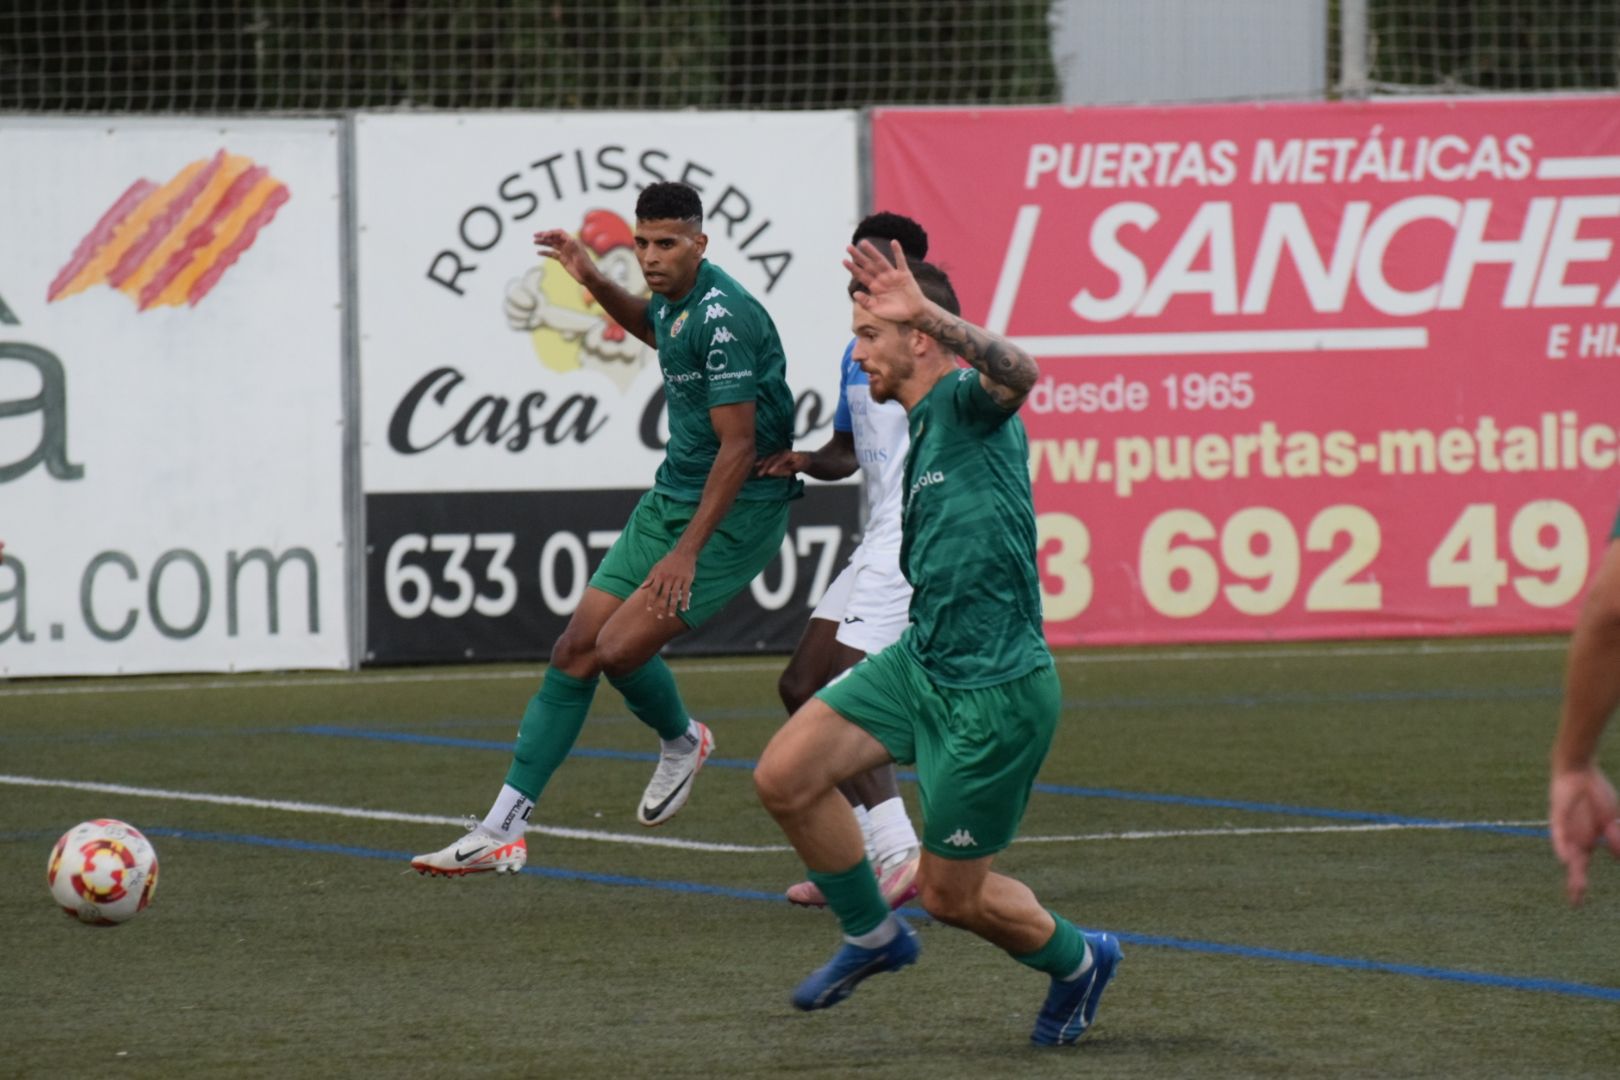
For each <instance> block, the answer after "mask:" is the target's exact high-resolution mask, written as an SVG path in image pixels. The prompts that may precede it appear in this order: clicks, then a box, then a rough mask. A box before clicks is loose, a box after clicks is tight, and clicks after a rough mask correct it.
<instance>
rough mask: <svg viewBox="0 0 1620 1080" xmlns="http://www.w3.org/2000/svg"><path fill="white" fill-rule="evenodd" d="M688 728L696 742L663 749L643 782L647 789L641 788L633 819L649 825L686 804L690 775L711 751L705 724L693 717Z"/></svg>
mask: <svg viewBox="0 0 1620 1080" xmlns="http://www.w3.org/2000/svg"><path fill="white" fill-rule="evenodd" d="M692 731H693V733H695V734H696V736H697V744H696V745H695V746H693V747H692V748H691V749H690V750H686V751H677V752H671V751H669V750H665V751H663V753H662V754H661V755H660V757H659V759H658V768H657V769H655V770H653V775H652V779H651V780H649V781H648V782H647V790H646V791H644V792H642V795H641V809H640V810H639V811H637V813H636V820H638V821H640V822H641V823H642V824H643V825H646V826H648V827H649V828H650V827H652V826H654V825H662V824H663V823H664V822H666V821H668V820H669V819H670V818H672V817H674V816H675V812H676V811H678V810H679V809H680V808H681V807H683V806H685V805H686V799H687V796H689V795H691V794H692V780H693V778H694V777H696V776H697V774H698V770H699V769H701V768H703V763H704V762H705V761H707V760H709V755H710V754H711V753H712V752H713V751H714V734H713V733H712V732H710V731H709V728H708V726H707V725H705V724H700V723H698V722H697V721H696V720H693V721H692Z"/></svg>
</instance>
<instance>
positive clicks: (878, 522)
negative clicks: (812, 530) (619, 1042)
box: [760, 213, 928, 907]
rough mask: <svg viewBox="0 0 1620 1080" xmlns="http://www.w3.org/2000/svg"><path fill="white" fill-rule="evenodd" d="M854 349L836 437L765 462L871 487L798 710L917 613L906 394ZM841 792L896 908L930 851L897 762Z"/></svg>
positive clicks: (912, 236) (899, 233) (815, 633)
mask: <svg viewBox="0 0 1620 1080" xmlns="http://www.w3.org/2000/svg"><path fill="white" fill-rule="evenodd" d="M868 238H870V239H872V240H874V241H878V242H880V243H881V242H883V241H888V240H893V241H895V242H897V243H899V245H900V248H901V250H902V251H904V252H905V253H906V257H907V258H909V259H917V260H922V259H924V258H926V257H927V256H928V234H927V232H925V231H924V230H923V227H922V226H921V225H919V224H917V223H916V222H915V221H913V220H912V219H911V218H908V217H904V216H902V215H900V214H890V213H878V214H871V215H869V216H867V217H866V218H864V219H862V221H861V223H860V224H859V225H857V226H856V227H855V234H854V236H853V237H851V239H850V243H852V244H858V243H860V242H861V241H862V240H865V239H868ZM880 250H882V249H881V248H880ZM854 351H855V343H854V342H853V341H851V342H850V344H849V347H848V348H846V349H845V350H844V358H843V361H842V363H841V365H840V378H839V384H838V409H837V412H836V413H834V415H833V434H832V438H831V439H829V440H828V441H827V443H826V445H824V446H822V447H821V448H820V449H819V450H816V451H814V452H813V453H808V454H807V453H803V452H801V451H797V450H789V451H785V452H784V453H781V454H777V455H775V456H773V457H770V458H767V459H766V460H765V461H763V462H761V464H760V472H761V473H763V474H765V475H767V476H793V475H795V474H798V473H803V474H804V475H806V476H813V477H815V478H816V479H817V480H841V479H843V478H844V477H846V476H850V475H852V474H853V473H854V472H855V470H856V469H860V470H861V474H862V480H863V481H864V483H865V488H866V515H865V525H864V527H863V528H862V530H861V542H860V544H859V545H857V546H856V548H855V550H854V552H852V553H851V554H850V557H849V563H848V564H847V565H846V566H845V567H844V569H843V570H842V572H840V573H839V575H838V576H837V577H836V578H834V579H833V583H832V584H831V585H829V586H828V587H827V591H826V592H825V593H824V594H823V595H822V598H821V602H820V603H819V604H817V605H816V609H815V611H813V612H811V614H810V623H809V625H808V626H806V627H805V631H804V636H803V637H801V638H800V639H799V645H798V648H797V649H796V650H794V653H793V657H792V658H791V659H790V660H789V661H788V665H787V669H786V670H785V671H783V672H782V678H781V680H780V681H779V682H778V684H777V692H778V693H779V694H780V695H781V697H782V704H784V705H786V706H787V711H788V714H789V715H790V716H791V715H792V714H793V713H795V712H797V711H798V709H799V706H801V705H803V704H804V703H805V702H806V701H808V700H810V696H811V695H812V694H814V693H815V692H816V691H817V690H820V689H821V688H822V687H823V686H826V685H827V683H828V681H829V680H831V679H832V678H833V676H835V675H837V674H838V673H839V672H841V671H844V670H846V669H847V668H850V667H853V666H854V665H855V664H856V662H858V661H859V660H861V659H862V658H863V657H865V656H869V655H871V654H873V653H877V652H881V651H883V649H884V648H886V647H887V646H890V645H893V644H894V643H895V641H897V640H898V639H899V637H900V634H901V633H902V632H903V631H904V630H905V628H906V624H907V623H908V622H909V621H910V617H909V615H908V614H907V609H908V608H909V607H910V606H911V583H910V582H908V581H907V580H906V578H905V575H904V574H902V573H901V572H900V485H901V481H902V479H903V475H904V472H905V460H906V449H907V447H909V446H910V445H911V436H910V433H909V432H908V431H907V430H906V410H905V407H904V406H902V405H901V404H900V403H899V402H898V401H882V402H879V401H874V400H873V399H872V394H871V391H870V388H869V387H868V386H867V382H866V373H865V372H864V371H862V370H861V366H860V365H859V364H857V363H856V362H855V359H854ZM838 790H839V791H841V792H843V794H844V798H846V799H848V800H849V803H850V805H851V806H853V807H854V808H855V820H856V821H857V822H859V823H860V826H861V836H862V839H863V840H864V841H865V844H866V853H867V858H868V859H870V860H871V862H872V866H873V868H874V869H875V870H876V871H877V876H878V886H879V888H880V889H881V890H882V892H883V898H884V899H885V900H887V901H888V902H889V906H890V907H899V906H900V905H901V904H904V903H905V902H906V901H907V900H910V899H911V898H912V897H914V896H916V895H917V884H916V882H917V866H918V864H919V863H920V861H921V854H922V852H921V848H920V847H919V845H918V842H917V831H916V830H915V829H914V828H912V825H911V818H909V817H908V816H907V815H906V804H905V802H904V801H903V800H902V799H901V798H900V787H899V785H898V783H897V782H896V780H895V774H894V766H893V765H881V766H879V767H878V768H876V769H873V770H872V771H871V772H868V773H863V774H861V775H860V776H856V777H852V778H851V779H849V780H846V781H844V782H843V783H841V784H839V785H838ZM787 898H788V899H789V900H790V901H792V902H793V903H795V904H800V905H803V906H806V907H823V906H825V905H826V903H827V900H826V897H824V896H822V895H821V890H820V889H818V888H816V885H815V882H813V881H801V882H799V883H798V884H796V885H793V886H791V887H789V889H788V890H787Z"/></svg>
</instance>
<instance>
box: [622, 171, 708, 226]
mask: <svg viewBox="0 0 1620 1080" xmlns="http://www.w3.org/2000/svg"><path fill="white" fill-rule="evenodd" d="M636 220H637V221H691V222H696V223H699V224H701V223H702V221H703V199H702V197H701V196H700V195H698V193H697V189H696V188H694V187H693V186H692V185H691V184H683V183H681V182H680V181H679V180H660V181H659V182H658V183H656V184H648V185H647V186H646V187H645V188H643V189H642V191H641V195H640V197H639V198H637V199H636Z"/></svg>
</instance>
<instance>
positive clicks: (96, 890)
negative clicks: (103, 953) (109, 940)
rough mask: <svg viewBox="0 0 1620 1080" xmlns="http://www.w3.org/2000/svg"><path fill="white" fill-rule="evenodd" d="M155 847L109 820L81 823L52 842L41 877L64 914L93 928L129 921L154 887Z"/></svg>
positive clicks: (132, 829)
mask: <svg viewBox="0 0 1620 1080" xmlns="http://www.w3.org/2000/svg"><path fill="white" fill-rule="evenodd" d="M157 878H158V860H157V849H155V848H154V847H152V841H150V840H148V839H147V838H146V837H145V836H144V835H142V833H141V831H140V830H139V829H137V828H136V827H135V826H133V825H130V824H127V823H125V822H122V821H118V820H116V819H114V818H96V819H95V820H94V821H81V822H80V823H79V824H77V825H75V826H73V828H71V829H69V830H68V831H67V832H65V833H63V834H62V839H60V840H58V841H57V842H56V847H54V848H52V849H51V861H50V865H49V866H48V868H47V870H46V874H45V880H46V881H47V882H48V883H49V885H50V887H51V896H52V898H53V899H55V901H56V903H57V906H59V907H60V908H61V909H62V910H63V911H65V912H66V913H67V914H69V915H71V916H73V917H74V918H75V919H78V920H79V921H80V922H83V923H89V924H90V925H92V926H117V925H118V924H119V923H122V922H128V921H129V920H130V919H133V918H134V917H135V916H136V915H137V914H138V913H139V912H140V911H141V910H142V909H144V908H145V907H146V905H147V904H149V903H151V902H152V893H153V892H155V891H156V890H157Z"/></svg>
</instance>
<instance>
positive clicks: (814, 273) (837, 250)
mask: <svg viewBox="0 0 1620 1080" xmlns="http://www.w3.org/2000/svg"><path fill="white" fill-rule="evenodd" d="M856 142H857V131H856V118H855V114H853V113H848V112H840V113H800V114H791V115H790V114H782V113H770V114H760V113H646V114H636V113H603V114H594V115H592V114H585V115H581V114H577V113H570V114H556V115H526V116H523V115H504V114H503V115H494V114H491V115H471V116H467V115H462V116H453V115H434V116H405V115H392V114H390V115H368V116H360V117H358V118H357V119H356V127H355V160H356V169H357V184H356V187H357V201H358V214H357V216H358V219H359V232H358V242H357V251H358V258H359V273H360V286H359V293H360V330H361V334H360V373H361V387H362V404H361V418H362V420H361V439H362V447H363V448H362V451H361V463H362V477H363V482H364V486H365V492H366V499H365V508H366V552H367V559H366V562H367V567H366V597H367V600H366V632H365V638H366V649H365V653H364V657H363V659H364V660H366V661H372V662H378V663H399V662H442V661H452V660H461V659H480V660H483V659H522V658H534V657H538V656H542V655H544V654H545V653H546V651H548V650H549V648H550V642H551V641H552V640H554V639H555V638H556V636H557V635H558V634H559V633H560V632H561V630H562V627H563V626H564V625H565V623H566V620H567V619H568V617H569V615H570V614H572V612H573V610H574V609H575V607H576V606H577V605H578V603H579V601H580V598H581V597H582V596H583V595H584V591H585V587H586V586H585V583H586V580H587V578H588V577H589V575H590V573H591V572H592V571H593V570H594V569H595V567H596V566H597V565H598V564H600V562H601V560H602V557H603V555H604V553H605V552H606V550H607V549H608V547H609V546H610V545H611V544H612V542H613V540H614V538H615V537H616V536H617V535H618V531H617V530H618V529H619V528H621V527H622V526H623V524H624V522H625V520H626V519H627V518H628V516H629V513H630V510H631V509H632V508H633V507H634V505H635V501H636V498H637V497H638V496H639V495H640V493H641V492H643V491H645V490H646V489H647V488H649V487H651V486H652V481H653V473H654V471H655V470H656V469H657V467H658V463H659V461H660V460H661V459H662V458H663V453H664V450H663V447H664V443H665V440H666V439H667V437H668V424H667V417H666V416H665V415H664V384H663V378H662V375H661V373H660V371H659V367H658V358H657V355H656V353H655V352H654V350H653V349H652V348H650V347H648V346H646V345H644V344H643V343H642V342H641V341H639V340H637V339H636V338H634V337H632V336H630V335H629V334H627V333H626V332H625V331H624V330H623V329H622V328H621V327H619V326H618V325H616V324H615V323H613V322H612V321H611V320H609V319H608V318H607V317H606V316H605V314H604V313H603V311H602V308H601V306H600V305H599V304H598V303H597V302H596V300H595V299H594V298H593V297H592V296H591V295H590V294H589V293H588V292H587V291H585V290H584V289H582V288H581V287H580V286H579V284H578V283H576V282H575V281H574V280H573V279H572V278H570V277H569V276H568V274H567V272H566V271H565V270H563V268H562V267H561V266H560V265H559V264H557V263H556V262H553V261H552V260H549V259H544V258H542V257H541V256H540V255H539V254H538V253H537V252H536V250H535V246H534V242H533V237H534V234H535V233H536V232H538V231H540V230H541V229H551V228H560V229H564V230H566V231H568V232H571V233H574V234H576V235H577V236H579V237H580V239H581V241H582V242H583V243H584V244H585V245H586V247H587V248H588V249H589V250H590V252H591V253H592V255H593V257H594V258H595V259H596V260H597V262H598V265H599V266H601V268H602V269H603V271H604V272H605V273H607V274H608V275H609V276H610V277H612V278H613V279H614V280H616V281H618V282H620V283H621V284H623V285H624V286H625V287H627V288H628V289H630V290H631V291H632V292H638V293H641V294H643V295H648V296H650V295H651V294H650V293H648V292H647V290H646V283H645V282H644V281H643V279H642V276H641V271H640V267H639V266H638V264H637V261H636V255H635V244H634V229H635V204H636V198H637V196H638V195H639V193H640V191H641V189H642V188H644V187H645V186H646V185H647V184H650V183H654V182H657V181H659V180H682V181H685V182H686V183H688V184H691V185H692V186H693V187H694V188H696V189H697V190H698V192H699V193H700V195H701V196H702V199H703V205H704V231H705V232H706V233H707V234H708V237H709V246H708V257H709V259H710V260H711V261H713V262H714V263H715V264H716V265H718V266H720V267H721V268H722V269H724V270H725V271H726V272H727V273H729V274H730V275H731V276H732V277H734V278H736V279H737V280H738V281H739V282H741V283H742V285H743V286H744V287H746V288H748V289H749V290H750V291H751V292H753V293H754V295H755V296H756V297H757V298H758V299H759V300H760V301H761V302H762V303H763V304H764V305H765V308H766V310H767V311H769V312H770V315H771V318H772V319H773V321H774V322H775V323H776V327H777V330H778V332H779V333H780V335H781V338H782V344H783V347H784V349H785V350H786V353H787V360H788V363H787V377H788V384H789V386H790V387H791V388H792V390H793V393H794V396H795V399H796V404H797V410H796V422H795V438H796V441H797V444H798V445H799V446H800V447H807V446H808V447H811V448H814V447H816V446H820V445H821V444H822V443H824V442H825V441H826V440H827V439H828V437H829V436H830V434H831V431H832V419H833V412H834V409H835V407H836V405H837V401H838V376H839V363H838V361H839V358H840V357H841V356H842V355H843V351H844V347H845V345H846V344H847V343H848V341H849V338H850V331H849V325H850V305H849V300H848V298H847V296H846V294H845V291H844V290H845V285H846V283H847V282H848V275H847V274H846V273H845V271H844V269H843V266H842V258H843V251H844V245H845V244H846V243H847V242H848V239H849V235H850V232H851V231H852V230H853V229H854V227H855V223H856V221H857V218H858V212H857V188H858V181H857V165H856ZM857 494H858V492H857V489H856V488H855V487H853V486H851V485H849V484H841V485H836V486H819V485H818V486H814V487H812V488H811V489H810V490H809V492H808V493H807V495H806V497H805V498H804V499H803V500H802V501H801V502H799V503H797V504H795V506H794V508H793V511H792V518H791V525H790V530H789V535H788V537H787V539H786V540H784V542H783V545H782V552H781V556H780V558H779V560H778V562H777V563H776V564H775V565H774V566H773V567H771V568H768V569H767V571H766V572H765V573H764V574H762V575H761V576H760V577H759V578H756V579H755V581H754V582H753V583H752V585H751V586H750V588H749V589H746V590H744V591H743V592H742V594H740V595H739V596H738V597H737V598H736V599H735V600H734V601H733V603H732V604H731V605H729V606H728V607H727V608H726V609H725V610H724V611H722V612H721V613H720V614H718V615H716V616H715V617H714V618H712V619H710V620H709V622H708V623H707V624H705V625H704V626H703V627H702V628H701V629H699V630H698V631H697V632H695V633H693V634H690V635H685V636H683V637H682V638H681V639H680V640H679V642H678V643H677V644H676V645H675V646H674V648H675V650H676V651H685V652H699V651H709V652H739V651H752V650H760V649H775V650H784V651H785V650H787V649H790V648H792V646H793V643H794V642H795V641H797V640H798V637H799V634H800V633H801V632H802V630H803V628H804V622H805V619H807V618H808V617H809V614H810V610H811V608H812V607H813V605H814V604H815V602H816V601H817V600H819V599H820V596H821V591H822V590H823V589H824V588H825V586H826V584H827V581H828V580H829V579H830V575H831V574H832V573H833V572H834V570H835V569H836V567H837V565H838V560H839V558H840V556H841V555H842V554H843V553H846V552H847V551H848V549H849V546H850V543H851V541H852V539H853V534H854V531H855V526H856V524H857V516H858V515H857V511H856V496H857Z"/></svg>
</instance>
